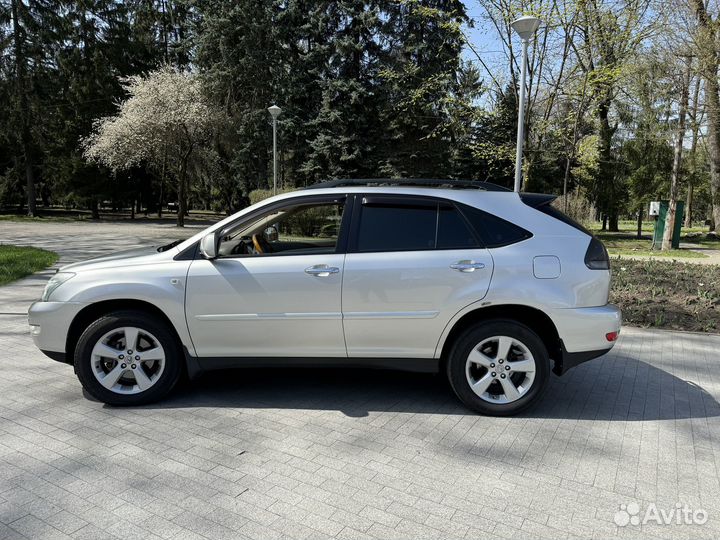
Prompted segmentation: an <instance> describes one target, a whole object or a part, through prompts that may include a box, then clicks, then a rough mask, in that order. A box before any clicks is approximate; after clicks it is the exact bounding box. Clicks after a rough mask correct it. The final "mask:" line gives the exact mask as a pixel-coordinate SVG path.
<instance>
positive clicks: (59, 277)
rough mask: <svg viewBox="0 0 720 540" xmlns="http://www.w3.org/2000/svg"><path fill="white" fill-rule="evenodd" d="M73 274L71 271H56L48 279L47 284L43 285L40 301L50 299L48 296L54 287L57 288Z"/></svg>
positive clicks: (53, 290)
mask: <svg viewBox="0 0 720 540" xmlns="http://www.w3.org/2000/svg"><path fill="white" fill-rule="evenodd" d="M74 275H75V274H73V273H72V272H58V273H57V274H55V275H54V276H53V277H51V278H50V281H48V282H47V285H45V290H44V291H43V295H42V301H43V302H47V301H48V300H50V297H51V296H52V293H53V292H55V289H57V288H58V287H59V286H60V285H62V284H63V283H65V282H66V281H67V280H68V279H70V278H71V277H73V276H74Z"/></svg>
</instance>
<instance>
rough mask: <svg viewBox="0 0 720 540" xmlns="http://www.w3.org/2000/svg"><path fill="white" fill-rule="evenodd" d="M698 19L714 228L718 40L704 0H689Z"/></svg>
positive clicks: (718, 185) (718, 205)
mask: <svg viewBox="0 0 720 540" xmlns="http://www.w3.org/2000/svg"><path fill="white" fill-rule="evenodd" d="M689 3H690V6H691V7H692V8H693V9H694V10H695V16H696V17H697V20H698V27H699V30H698V35H697V36H695V37H696V41H697V42H698V47H697V49H696V51H695V52H696V54H697V55H698V57H699V59H700V71H701V73H702V76H703V79H704V80H705V105H706V108H707V116H708V121H707V146H708V154H709V157H710V197H711V201H712V217H713V219H712V221H713V224H714V228H715V229H717V227H718V226H719V225H720V84H719V83H718V42H717V36H716V32H715V22H716V21H713V20H712V17H711V16H710V14H709V13H708V12H707V9H706V8H705V3H704V1H703V0H689Z"/></svg>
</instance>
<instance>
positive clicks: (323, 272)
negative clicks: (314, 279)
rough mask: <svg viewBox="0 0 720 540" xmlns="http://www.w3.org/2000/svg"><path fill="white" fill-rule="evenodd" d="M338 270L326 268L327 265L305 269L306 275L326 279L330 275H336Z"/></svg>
mask: <svg viewBox="0 0 720 540" xmlns="http://www.w3.org/2000/svg"><path fill="white" fill-rule="evenodd" d="M338 272H340V269H339V268H338V267H337V266H328V265H327V264H316V265H315V266H311V267H309V268H306V269H305V273H306V274H310V275H311V276H318V277H327V276H329V275H330V274H337V273H338Z"/></svg>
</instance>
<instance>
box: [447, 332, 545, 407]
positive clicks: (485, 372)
mask: <svg viewBox="0 0 720 540" xmlns="http://www.w3.org/2000/svg"><path fill="white" fill-rule="evenodd" d="M447 375H448V379H449V380H450V385H451V386H452V388H453V390H454V391H455V393H456V394H457V396H458V397H459V398H460V400H461V401H462V402H463V403H464V404H465V405H467V406H468V407H469V408H470V409H472V410H474V411H477V412H479V413H481V414H487V415H493V416H508V415H512V414H516V413H518V412H520V411H522V410H523V409H525V408H527V407H529V406H530V405H532V404H533V403H534V402H535V401H537V400H538V399H539V398H540V396H541V395H542V392H543V390H544V389H545V387H546V386H547V382H548V379H549V376H550V360H549V358H548V353H547V349H546V347H545V345H544V344H543V342H542V340H541V339H540V338H539V337H538V335H537V334H536V333H535V332H533V331H532V330H531V329H530V328H528V327H527V326H525V325H523V324H520V323H517V322H515V321H510V320H492V321H484V322H482V323H479V324H477V325H475V326H473V327H471V328H469V329H468V330H466V331H465V332H464V333H463V334H462V335H461V336H460V337H459V338H458V339H457V341H456V342H455V344H454V345H453V347H452V349H451V351H450V355H449V358H448V363H447Z"/></svg>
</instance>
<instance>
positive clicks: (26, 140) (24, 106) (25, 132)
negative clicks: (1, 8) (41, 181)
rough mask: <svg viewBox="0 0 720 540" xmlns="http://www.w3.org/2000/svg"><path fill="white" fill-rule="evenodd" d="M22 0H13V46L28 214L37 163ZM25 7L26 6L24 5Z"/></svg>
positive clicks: (32, 211)
mask: <svg viewBox="0 0 720 540" xmlns="http://www.w3.org/2000/svg"><path fill="white" fill-rule="evenodd" d="M21 1H22V0H11V10H12V19H13V46H14V50H15V77H16V89H17V93H18V104H19V107H20V141H21V144H22V149H23V153H24V155H25V195H26V196H27V215H28V216H35V215H37V210H36V207H35V163H34V156H33V148H32V134H31V132H30V126H31V120H30V107H29V104H28V92H27V88H26V87H25V78H26V65H25V62H26V59H25V52H24V51H23V44H22V40H21V36H20V34H21V32H22V33H23V34H24V31H23V30H21V28H20V20H19V18H18V13H19V9H18V3H19V2H21ZM23 7H24V6H23Z"/></svg>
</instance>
